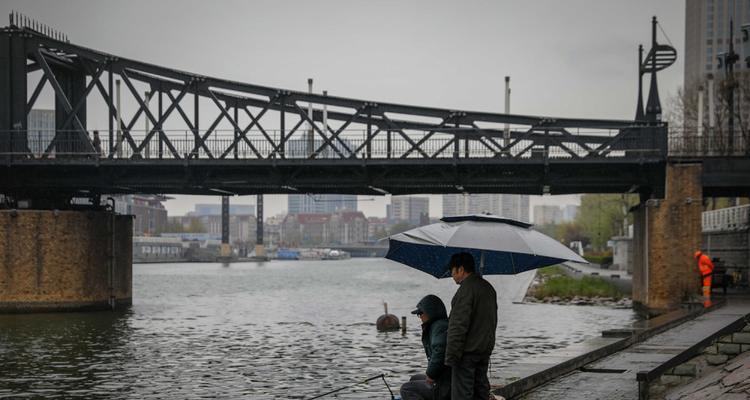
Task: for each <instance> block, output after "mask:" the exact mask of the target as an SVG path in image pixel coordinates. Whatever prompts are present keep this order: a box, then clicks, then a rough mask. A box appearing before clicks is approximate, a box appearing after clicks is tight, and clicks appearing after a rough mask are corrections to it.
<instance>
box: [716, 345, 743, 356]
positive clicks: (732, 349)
mask: <svg viewBox="0 0 750 400" xmlns="http://www.w3.org/2000/svg"><path fill="white" fill-rule="evenodd" d="M719 353H720V354H729V355H735V354H740V345H738V344H734V343H719Z"/></svg>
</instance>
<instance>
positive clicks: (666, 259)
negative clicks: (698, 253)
mask: <svg viewBox="0 0 750 400" xmlns="http://www.w3.org/2000/svg"><path fill="white" fill-rule="evenodd" d="M666 172H667V174H666V196H665V198H664V199H652V200H648V201H647V202H646V203H645V204H641V206H640V207H639V209H638V210H637V211H635V218H634V220H635V226H634V236H635V237H634V240H633V242H634V243H633V244H634V253H633V303H634V306H635V307H636V308H637V309H639V310H640V311H645V312H646V313H648V314H650V315H655V314H659V313H663V312H666V311H669V310H672V309H675V308H677V307H679V306H680V303H681V302H682V301H684V300H686V299H688V298H689V297H690V296H691V295H697V294H699V290H700V284H699V273H698V269H697V267H696V264H695V260H694V259H693V253H694V252H695V250H697V249H699V248H700V246H701V212H702V208H703V205H702V199H703V192H702V186H701V166H700V165H699V164H668V165H667V171H666Z"/></svg>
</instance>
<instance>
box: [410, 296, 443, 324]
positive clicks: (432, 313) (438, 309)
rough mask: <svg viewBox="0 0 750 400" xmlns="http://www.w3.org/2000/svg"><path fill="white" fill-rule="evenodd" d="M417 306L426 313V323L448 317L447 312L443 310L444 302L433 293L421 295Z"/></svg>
mask: <svg viewBox="0 0 750 400" xmlns="http://www.w3.org/2000/svg"><path fill="white" fill-rule="evenodd" d="M417 308H418V309H419V310H421V311H422V312H423V313H425V314H427V317H428V320H427V323H431V322H433V321H437V320H439V319H447V318H448V313H447V312H446V311H445V304H443V301H442V300H440V297H437V296H435V295H434V294H428V295H427V296H425V297H423V298H422V300H420V301H419V303H417Z"/></svg>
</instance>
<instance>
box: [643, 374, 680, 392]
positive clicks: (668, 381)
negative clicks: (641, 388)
mask: <svg viewBox="0 0 750 400" xmlns="http://www.w3.org/2000/svg"><path fill="white" fill-rule="evenodd" d="M686 378H687V377H686V376H680V375H662V376H661V378H659V381H660V382H661V383H662V385H665V386H677V385H680V384H682V383H683V382H684V381H685V380H686ZM650 389H651V391H655V390H658V389H659V388H657V387H651V388H650Z"/></svg>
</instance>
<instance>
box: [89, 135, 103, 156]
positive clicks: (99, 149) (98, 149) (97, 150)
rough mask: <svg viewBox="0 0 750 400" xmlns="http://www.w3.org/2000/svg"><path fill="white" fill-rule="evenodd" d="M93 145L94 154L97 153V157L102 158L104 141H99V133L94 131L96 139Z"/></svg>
mask: <svg viewBox="0 0 750 400" xmlns="http://www.w3.org/2000/svg"><path fill="white" fill-rule="evenodd" d="M91 144H92V145H93V146H94V152H95V153H96V157H101V156H102V140H101V139H99V131H94V139H93V140H92V141H91Z"/></svg>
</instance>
